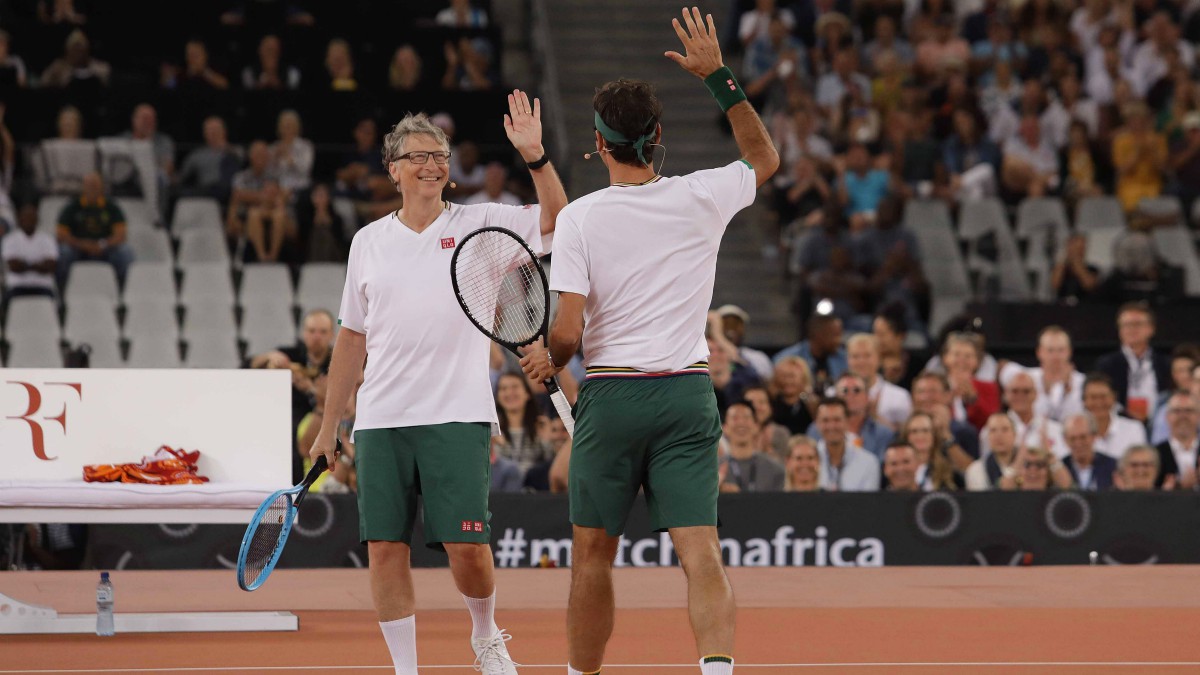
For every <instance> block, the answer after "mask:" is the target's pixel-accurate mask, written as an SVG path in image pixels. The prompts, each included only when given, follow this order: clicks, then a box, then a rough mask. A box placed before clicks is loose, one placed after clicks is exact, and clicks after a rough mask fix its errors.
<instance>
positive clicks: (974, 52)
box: [970, 14, 1029, 85]
mask: <svg viewBox="0 0 1200 675" xmlns="http://www.w3.org/2000/svg"><path fill="white" fill-rule="evenodd" d="M1028 56H1029V50H1028V49H1026V47H1025V45H1024V43H1021V42H1017V41H1015V40H1013V33H1012V26H1011V25H1010V23H1009V21H1008V17H1006V16H1001V15H999V14H994V15H992V17H991V19H990V20H989V21H988V24H987V39H985V40H980V41H978V42H975V43H974V44H972V45H971V68H970V69H971V72H972V73H974V74H975V75H976V76H977V77H978V78H979V81H980V82H981V83H982V84H985V85H986V84H988V83H990V82H991V81H992V80H993V79H994V74H993V72H992V69H993V68H994V67H995V66H996V64H997V63H1000V62H1004V63H1007V64H1010V65H1012V66H1015V67H1016V68H1017V69H1020V67H1021V66H1022V65H1023V64H1024V62H1025V59H1026V58H1027V57H1028Z"/></svg>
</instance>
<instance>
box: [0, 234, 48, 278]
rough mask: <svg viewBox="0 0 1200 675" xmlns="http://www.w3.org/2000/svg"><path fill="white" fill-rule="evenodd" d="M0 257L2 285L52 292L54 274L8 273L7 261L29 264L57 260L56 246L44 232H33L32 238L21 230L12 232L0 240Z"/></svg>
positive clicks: (33, 272) (32, 272)
mask: <svg viewBox="0 0 1200 675" xmlns="http://www.w3.org/2000/svg"><path fill="white" fill-rule="evenodd" d="M0 256H2V257H3V259H4V270H5V271H4V284H5V285H6V286H7V287H8V288H10V289H11V288H18V287H20V288H48V289H50V290H54V273H53V272H51V273H50V274H42V273H41V272H35V271H29V272H20V273H18V272H10V271H8V261H10V260H24V261H25V262H27V263H30V264H36V263H40V262H42V261H43V260H47V259H50V260H58V244H56V243H54V239H53V237H51V236H50V235H48V234H46V233H45V232H34V233H33V235H32V236H30V235H28V234H25V233H24V232H23V231H21V230H13V231H12V232H9V233H8V234H6V235H4V239H3V240H0Z"/></svg>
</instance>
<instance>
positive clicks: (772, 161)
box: [763, 143, 779, 180]
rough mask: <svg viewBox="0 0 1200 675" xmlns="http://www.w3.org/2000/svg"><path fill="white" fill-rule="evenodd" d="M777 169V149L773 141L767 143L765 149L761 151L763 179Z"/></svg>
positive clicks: (772, 174)
mask: <svg viewBox="0 0 1200 675" xmlns="http://www.w3.org/2000/svg"><path fill="white" fill-rule="evenodd" d="M778 170H779V151H778V150H776V149H775V144H774V143H768V144H767V149H766V151H765V152H764V153H763V174H764V175H763V179H764V180H765V179H767V178H770V177H771V176H774V175H775V172H776V171H778Z"/></svg>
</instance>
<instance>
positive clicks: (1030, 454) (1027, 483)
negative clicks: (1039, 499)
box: [1000, 446, 1061, 491]
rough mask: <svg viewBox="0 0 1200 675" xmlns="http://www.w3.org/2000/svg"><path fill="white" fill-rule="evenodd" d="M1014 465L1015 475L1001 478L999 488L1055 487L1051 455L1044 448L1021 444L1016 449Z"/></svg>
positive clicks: (1042, 488)
mask: <svg viewBox="0 0 1200 675" xmlns="http://www.w3.org/2000/svg"><path fill="white" fill-rule="evenodd" d="M1016 465H1017V473H1016V475H1015V476H1013V477H1012V478H1008V477H1004V478H1001V479H1000V489H1002V490H1038V491H1041V490H1049V489H1051V488H1053V487H1056V486H1055V484H1054V482H1053V479H1052V466H1051V465H1052V462H1051V456H1050V453H1049V452H1047V451H1046V450H1043V449H1042V448H1038V447H1033V448H1026V447H1023V446H1022V447H1020V448H1018V450H1017V460H1016ZM1060 466H1061V465H1060Z"/></svg>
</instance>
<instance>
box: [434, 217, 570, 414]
mask: <svg viewBox="0 0 1200 675" xmlns="http://www.w3.org/2000/svg"><path fill="white" fill-rule="evenodd" d="M450 280H451V282H452V283H453V284H454V295H456V296H457V297H458V304H459V305H461V306H462V310H463V312H465V313H466V315H467V318H468V319H470V320H471V323H473V324H475V327H476V328H478V329H479V330H481V331H483V334H484V335H486V336H488V337H489V338H491V339H492V340H493V341H495V342H496V344H498V345H500V346H501V347H504V348H505V349H508V350H509V351H510V352H512V353H513V354H516V355H517V356H521V352H519V351H517V348H518V347H524V346H525V345H529V344H532V343H533V342H535V341H537V339H538V338H540V337H544V336H545V335H546V331H547V329H548V328H549V325H550V284H549V282H547V281H546V271H545V270H543V269H542V265H541V263H539V262H538V259H537V256H536V255H534V253H533V250H532V249H530V248H529V245H528V244H526V243H525V241H524V240H523V239H521V238H520V237H518V236H517V234H516V233H515V232H512V231H511V230H506V229H504V228H503V227H483V228H480V229H478V230H475V231H474V232H472V233H471V234H468V235H467V236H466V237H465V238H464V239H463V240H462V241H461V242H459V244H458V248H456V249H454V255H453V256H452V257H451V258H450ZM542 384H543V385H545V387H546V391H548V392H550V400H551V401H553V402H554V409H555V410H557V411H558V416H559V417H561V418H562V421H563V426H565V427H566V428H567V433H569V434H571V435H574V434H575V418H574V417H573V416H572V415H571V404H570V403H568V402H567V397H566V395H565V394H563V393H562V389H560V388H559V386H558V379H557V378H554V377H551V378H550V379H548V380H546V381H544V382H542Z"/></svg>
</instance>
